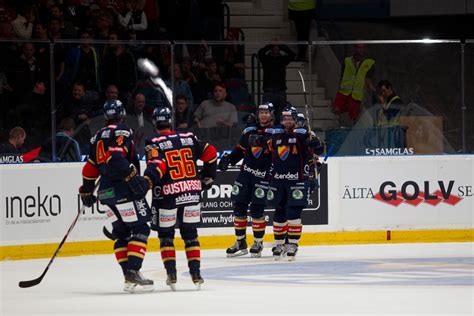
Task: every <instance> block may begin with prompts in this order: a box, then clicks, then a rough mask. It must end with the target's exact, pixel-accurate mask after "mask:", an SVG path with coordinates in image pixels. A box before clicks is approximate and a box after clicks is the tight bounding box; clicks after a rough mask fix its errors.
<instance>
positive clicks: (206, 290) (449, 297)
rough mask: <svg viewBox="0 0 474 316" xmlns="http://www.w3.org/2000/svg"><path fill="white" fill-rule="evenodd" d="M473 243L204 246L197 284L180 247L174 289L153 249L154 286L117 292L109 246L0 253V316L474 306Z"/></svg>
mask: <svg viewBox="0 0 474 316" xmlns="http://www.w3.org/2000/svg"><path fill="white" fill-rule="evenodd" d="M473 245H474V244H472V243H439V244H380V245H348V246H315V247H300V250H299V252H298V255H297V259H296V261H293V262H288V261H286V260H282V261H275V260H273V258H272V257H271V252H270V249H264V252H263V256H262V258H250V255H247V256H245V257H238V258H226V257H225V250H206V251H202V275H203V277H204V279H205V283H204V284H203V286H202V290H201V291H196V290H195V287H194V285H193V284H192V282H191V279H190V277H189V275H188V274H187V263H186V258H185V256H184V252H183V251H179V252H178V253H177V260H178V283H177V291H176V292H172V291H171V290H170V289H169V287H168V286H166V285H165V279H166V277H165V276H166V273H165V271H164V268H163V264H162V262H161V258H160V255H159V253H156V252H153V253H148V254H147V255H146V258H145V263H144V267H143V269H142V271H143V274H144V275H145V276H146V277H148V278H151V279H153V280H154V281H155V291H154V292H152V293H146V294H129V293H126V292H123V290H122V289H123V277H122V275H121V270H120V268H119V266H118V264H116V262H115V258H114V256H113V255H97V256H81V257H68V258H56V260H55V262H54V263H53V265H52V266H51V268H50V270H49V271H48V273H47V274H46V276H45V278H44V279H43V281H42V282H41V283H40V284H39V285H37V286H35V287H32V288H27V289H21V288H19V287H18V282H19V281H22V280H31V279H34V278H36V277H38V276H39V275H40V274H41V273H42V271H43V269H44V268H45V267H46V264H47V263H48V260H49V259H41V260H24V261H5V262H0V278H1V284H2V287H1V292H0V297H1V307H0V312H1V315H2V316H3V315H40V314H43V315H72V314H75V315H152V314H153V315H166V314H188V315H189V314H215V315H224V314H246V315H252V314H253V315H256V314H258V315H261V314H286V315H294V314H311V315H316V314H318V315H321V314H332V315H334V314H339V315H340V314H345V315H355V314H357V315H368V314H371V315H390V314H395V315H400V314H402V315H408V314H409V315H419V314H423V315H473V313H474V306H473V304H474V303H473V302H474V251H473Z"/></svg>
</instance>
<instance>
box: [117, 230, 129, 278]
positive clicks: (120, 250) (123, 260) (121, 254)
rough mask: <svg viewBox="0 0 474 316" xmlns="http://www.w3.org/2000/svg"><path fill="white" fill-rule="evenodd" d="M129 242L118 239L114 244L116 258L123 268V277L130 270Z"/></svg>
mask: <svg viewBox="0 0 474 316" xmlns="http://www.w3.org/2000/svg"><path fill="white" fill-rule="evenodd" d="M127 244H128V241H126V240H123V239H117V240H116V241H115V244H114V252H115V258H116V259H117V262H118V263H119V265H120V267H121V268H122V272H123V275H125V273H127V269H128V250H127Z"/></svg>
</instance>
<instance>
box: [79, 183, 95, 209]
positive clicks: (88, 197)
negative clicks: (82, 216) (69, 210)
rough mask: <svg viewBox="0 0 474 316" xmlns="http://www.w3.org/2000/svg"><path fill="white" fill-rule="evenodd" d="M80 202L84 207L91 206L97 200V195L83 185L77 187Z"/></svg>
mask: <svg viewBox="0 0 474 316" xmlns="http://www.w3.org/2000/svg"><path fill="white" fill-rule="evenodd" d="M79 194H80V195H81V201H82V204H84V205H85V206H86V207H91V206H92V205H94V204H95V203H96V202H97V197H96V196H95V195H94V194H92V192H90V191H88V190H86V189H85V188H84V186H83V185H81V187H80V188H79Z"/></svg>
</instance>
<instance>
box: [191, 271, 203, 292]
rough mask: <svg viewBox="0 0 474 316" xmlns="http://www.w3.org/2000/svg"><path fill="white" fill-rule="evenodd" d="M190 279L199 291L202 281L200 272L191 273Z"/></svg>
mask: <svg viewBox="0 0 474 316" xmlns="http://www.w3.org/2000/svg"><path fill="white" fill-rule="evenodd" d="M191 280H193V283H194V285H195V286H196V290H198V291H199V290H200V289H201V284H203V283H204V279H203V278H202V277H201V273H200V272H195V273H191Z"/></svg>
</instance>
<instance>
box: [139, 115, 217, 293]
mask: <svg viewBox="0 0 474 316" xmlns="http://www.w3.org/2000/svg"><path fill="white" fill-rule="evenodd" d="M171 117H172V115H171V111H170V109H169V108H167V107H158V108H156V109H155V110H154V112H153V116H152V120H153V124H154V126H155V128H156V131H157V134H156V135H155V136H154V137H153V138H151V139H147V140H146V141H145V151H146V160H147V168H146V170H145V176H147V177H149V178H150V179H151V180H152V182H153V185H154V187H153V197H152V226H151V228H152V229H153V230H157V231H158V238H159V239H160V249H161V257H162V259H163V263H164V266H165V269H166V272H167V274H168V278H167V280H166V284H167V285H169V286H170V287H171V288H172V289H173V290H174V288H175V283H176V251H175V248H174V234H175V225H176V224H177V223H178V224H179V229H180V233H181V237H182V238H183V240H184V246H185V251H186V257H187V259H188V267H189V272H190V274H191V278H192V281H193V282H194V283H195V284H196V286H197V287H198V288H199V287H200V284H201V283H203V282H204V280H203V279H202V277H201V274H200V260H201V257H200V248H199V241H198V233H197V227H198V225H199V224H200V220H201V191H202V190H203V189H207V188H208V187H210V186H211V185H212V182H213V181H214V179H215V177H216V160H217V158H216V149H215V147H214V146H212V145H209V144H207V143H202V142H201V141H200V140H198V139H197V138H196V136H194V134H193V133H191V132H187V133H177V132H174V131H172V130H171ZM198 159H199V160H201V161H202V162H203V167H202V169H201V171H200V172H198V168H197V160H198Z"/></svg>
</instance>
